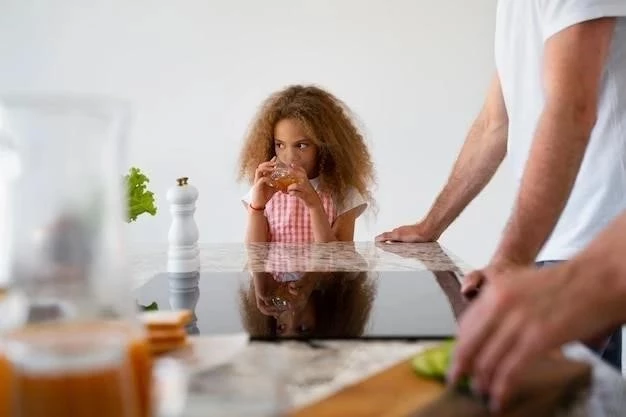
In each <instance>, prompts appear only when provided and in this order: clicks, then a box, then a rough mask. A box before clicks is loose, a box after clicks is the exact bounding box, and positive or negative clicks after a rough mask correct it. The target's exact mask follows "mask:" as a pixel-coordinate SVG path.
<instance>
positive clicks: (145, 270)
mask: <svg viewBox="0 0 626 417" xmlns="http://www.w3.org/2000/svg"><path fill="white" fill-rule="evenodd" d="M199 252H200V269H201V271H202V272H241V271H244V270H250V271H253V272H296V271H298V272H313V271H321V272H325V271H354V270H357V271H432V272H435V276H438V274H437V272H438V271H441V272H447V273H450V272H452V273H455V274H460V275H462V274H463V273H466V272H468V270H469V269H470V268H469V267H468V266H467V265H466V264H464V263H463V262H462V261H461V260H460V259H459V258H458V257H456V256H455V255H454V254H452V253H451V252H450V251H448V250H446V249H445V248H442V247H441V246H440V245H439V244H436V243H426V244H375V243H373V242H358V243H354V244H352V243H329V244H314V245H285V244H254V245H246V244H243V243H225V244H201V245H200V246H199ZM130 261H131V262H130V266H131V273H132V276H133V279H134V283H135V285H136V286H139V285H141V284H142V283H144V282H146V281H147V280H149V279H151V278H152V277H154V276H155V275H156V274H159V273H163V272H166V263H167V246H166V245H143V246H141V247H140V248H137V249H136V250H134V251H133V252H131V259H130ZM201 337H202V338H208V339H210V338H211V336H201ZM427 345H428V343H425V342H384V343H381V342H377V343H372V342H359V341H354V342H324V343H323V346H322V345H319V344H318V345H316V346H312V345H310V344H307V343H297V342H289V343H284V342H283V343H279V344H272V343H260V342H253V343H249V344H248V346H247V347H246V349H245V351H244V352H242V353H241V354H240V355H238V356H237V358H236V359H235V360H234V361H233V362H232V363H231V364H230V365H227V366H222V367H220V368H219V369H215V370H210V371H206V372H199V373H195V374H194V375H193V376H192V378H191V380H190V385H189V393H188V394H189V395H188V398H187V405H186V407H185V412H184V416H186V417H187V416H188V417H191V416H204V415H208V414H211V415H219V416H272V415H277V410H276V407H277V406H279V407H282V408H284V407H287V408H291V407H300V406H304V405H307V404H310V403H311V402H314V401H318V400H320V399H322V398H324V397H326V396H328V395H331V394H333V393H335V392H337V391H339V390H340V389H342V388H344V387H346V386H348V385H350V384H353V383H355V382H358V381H360V380H362V379H364V378H367V377H368V376H370V375H372V374H374V373H376V372H378V371H380V370H383V369H385V368H386V367H388V366H391V365H393V364H394V363H397V362H398V361H400V360H403V359H406V358H407V357H409V356H410V355H412V354H414V353H417V352H419V351H420V350H421V349H423V348H424V347H425V346H427ZM566 355H567V356H569V357H572V358H574V359H579V360H584V361H587V362H590V363H591V364H592V365H593V369H594V376H593V378H594V383H593V388H592V390H591V395H590V396H589V398H588V399H587V400H586V401H585V402H584V403H583V404H581V405H580V407H578V408H576V409H575V410H572V412H571V413H568V414H567V415H568V416H569V417H574V416H576V417H578V416H581V417H582V416H592V417H613V416H615V417H617V416H621V415H623V413H624V409H625V408H626V384H625V382H624V380H623V378H622V376H621V375H620V374H619V373H618V372H615V371H614V370H613V369H611V368H610V367H609V366H608V365H606V364H604V363H603V362H602V361H601V360H599V359H598V358H597V357H596V356H595V355H594V354H593V353H591V352H590V351H588V350H586V348H584V347H583V346H582V345H574V346H573V347H569V348H566ZM281 369H282V371H281ZM285 369H292V370H293V369H296V370H298V371H297V372H287V373H285V372H284V370H285ZM285 401H286V402H287V404H285ZM242 407H243V408H242ZM246 407H247V408H246Z"/></svg>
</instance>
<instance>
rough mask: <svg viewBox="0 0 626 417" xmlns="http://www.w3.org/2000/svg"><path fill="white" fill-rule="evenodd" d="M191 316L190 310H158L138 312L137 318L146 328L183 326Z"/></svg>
mask: <svg viewBox="0 0 626 417" xmlns="http://www.w3.org/2000/svg"><path fill="white" fill-rule="evenodd" d="M191 318H192V313H191V311H190V310H158V311H144V312H142V313H140V314H139V320H140V321H141V322H142V323H143V325H144V326H146V328H147V329H148V330H156V329H167V328H172V327H183V326H185V325H187V324H188V323H189V322H190V321H191Z"/></svg>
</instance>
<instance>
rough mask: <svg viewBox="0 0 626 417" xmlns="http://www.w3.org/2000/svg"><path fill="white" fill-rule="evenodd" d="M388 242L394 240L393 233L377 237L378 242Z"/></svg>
mask: <svg viewBox="0 0 626 417" xmlns="http://www.w3.org/2000/svg"><path fill="white" fill-rule="evenodd" d="M388 240H393V232H385V233H381V234H379V235H378V236H376V241H377V242H386V241H388Z"/></svg>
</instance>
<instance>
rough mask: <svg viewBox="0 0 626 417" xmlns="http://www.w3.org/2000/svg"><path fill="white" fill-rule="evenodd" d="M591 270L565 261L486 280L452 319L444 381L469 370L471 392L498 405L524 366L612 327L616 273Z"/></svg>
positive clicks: (617, 321)
mask: <svg viewBox="0 0 626 417" xmlns="http://www.w3.org/2000/svg"><path fill="white" fill-rule="evenodd" d="M587 265H588V263H587ZM593 268H594V266H593V265H591V266H586V267H585V268H581V267H580V266H578V265H577V263H576V262H574V261H572V262H568V263H565V264H561V265H557V266H552V267H546V268H541V269H536V268H521V269H520V268H518V269H513V270H510V271H509V272H505V273H504V274H503V276H502V277H501V279H496V280H490V284H489V285H488V286H486V287H485V289H484V290H483V291H482V293H481V294H480V296H479V297H478V298H477V299H476V300H475V301H474V302H473V303H472V304H471V305H470V306H469V308H468V309H467V311H466V312H465V313H464V314H463V316H462V317H461V319H460V322H459V331H458V344H457V349H456V352H455V356H454V360H453V365H452V368H451V371H450V375H449V380H450V383H452V384H454V383H456V382H457V381H458V380H459V379H460V378H461V377H462V376H464V375H469V376H471V377H472V383H473V387H474V389H476V390H478V391H480V392H482V393H489V394H490V398H491V400H492V401H493V404H492V406H494V407H495V408H496V409H497V408H500V407H499V406H501V405H505V404H506V402H507V400H509V399H510V395H511V392H512V388H513V387H514V385H515V383H516V381H517V380H518V378H519V375H520V373H521V371H522V370H523V369H524V368H525V366H526V365H527V364H528V363H530V362H531V361H533V360H535V359H537V358H538V357H540V356H541V355H544V354H547V353H548V352H549V351H550V350H552V349H555V348H558V347H560V346H561V345H562V344H564V343H567V342H570V341H574V340H588V339H591V338H593V337H597V336H598V335H599V334H606V333H607V332H608V331H609V330H611V329H612V328H614V327H617V326H618V325H619V324H620V320H621V317H620V316H619V311H620V306H619V303H623V300H621V299H620V296H619V295H621V292H620V284H619V283H618V282H617V280H618V279H620V277H617V279H616V275H615V274H602V276H600V275H598V274H596V273H594V272H593V271H594V269H593ZM595 269H596V270H597V266H596V268H595ZM487 275H489V273H487ZM487 278H488V277H487ZM488 279H489V278H488ZM622 286H623V284H622ZM616 295H618V296H616Z"/></svg>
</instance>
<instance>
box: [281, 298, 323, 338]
mask: <svg viewBox="0 0 626 417" xmlns="http://www.w3.org/2000/svg"><path fill="white" fill-rule="evenodd" d="M314 330H315V307H314V306H313V302H312V300H310V299H309V301H308V302H307V303H306V305H305V306H304V308H301V309H297V310H295V311H293V310H291V311H290V310H288V311H284V312H282V313H281V314H279V315H278V318H277V320H276V332H277V333H278V336H282V337H306V336H310V335H311V333H312V332H313V331H314Z"/></svg>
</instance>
